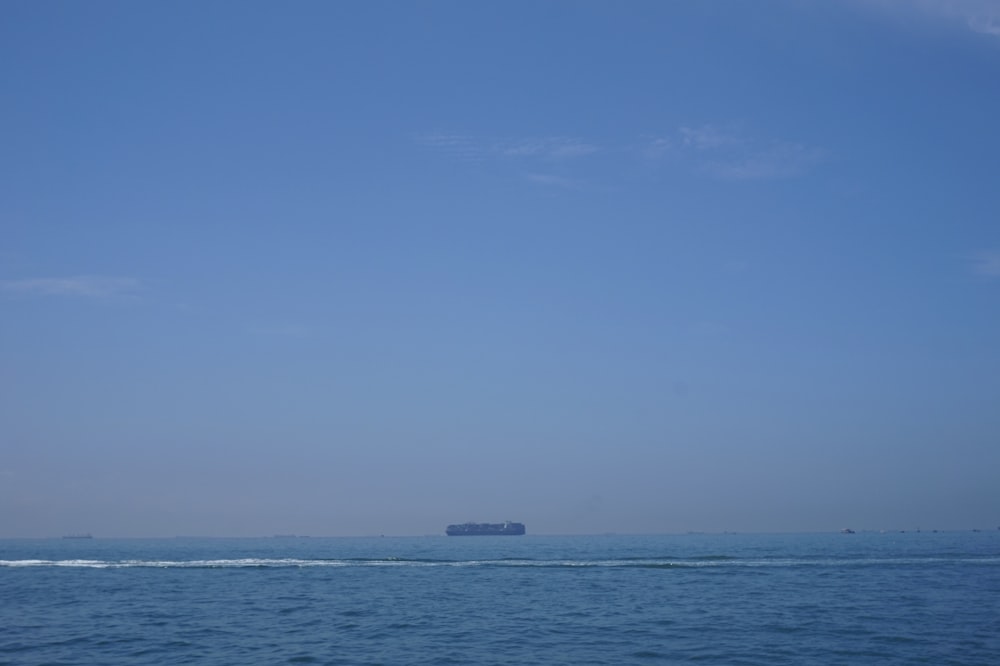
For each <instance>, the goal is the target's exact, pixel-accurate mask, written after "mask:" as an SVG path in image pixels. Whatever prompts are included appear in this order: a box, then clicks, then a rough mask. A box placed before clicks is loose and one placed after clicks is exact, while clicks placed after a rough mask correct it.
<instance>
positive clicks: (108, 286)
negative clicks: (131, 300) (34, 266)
mask: <svg viewBox="0 0 1000 666" xmlns="http://www.w3.org/2000/svg"><path fill="white" fill-rule="evenodd" d="M140 287H141V283H140V282H139V280H137V279H136V278H131V277H98V276H90V275H81V276H75V277H65V278H26V279H20V280H0V290H2V291H4V292H6V293H9V294H22V295H28V296H70V297H80V298H116V297H118V298H120V297H135V296H136V295H137V294H138V292H139V289H140Z"/></svg>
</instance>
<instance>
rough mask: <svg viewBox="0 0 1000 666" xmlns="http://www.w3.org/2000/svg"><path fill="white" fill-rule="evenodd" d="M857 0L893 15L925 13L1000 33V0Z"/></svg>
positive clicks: (974, 28)
mask: <svg viewBox="0 0 1000 666" xmlns="http://www.w3.org/2000/svg"><path fill="white" fill-rule="evenodd" d="M855 4H857V5H859V6H860V7H861V8H862V9H873V10H876V11H881V12H884V13H886V14H888V15H890V16H891V15H895V16H907V15H913V14H914V13H917V14H922V15H924V16H926V17H930V18H932V19H938V20H941V21H945V22H952V23H955V22H957V23H960V24H964V25H965V27H967V28H968V29H969V30H971V31H972V32H977V33H980V34H984V35H992V36H994V37H1000V0H910V1H909V2H899V1H898V0H856V2H855Z"/></svg>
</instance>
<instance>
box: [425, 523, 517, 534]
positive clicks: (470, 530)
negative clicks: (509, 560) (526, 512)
mask: <svg viewBox="0 0 1000 666" xmlns="http://www.w3.org/2000/svg"><path fill="white" fill-rule="evenodd" d="M524 532H525V530H524V523H512V522H509V521H508V522H506V523H463V524H461V525H449V526H448V527H447V529H445V531H444V533H445V534H447V535H448V536H521V535H523V534H524Z"/></svg>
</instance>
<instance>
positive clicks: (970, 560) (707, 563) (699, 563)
mask: <svg viewBox="0 0 1000 666" xmlns="http://www.w3.org/2000/svg"><path fill="white" fill-rule="evenodd" d="M941 563H952V564H979V565H982V564H987V565H995V564H1000V556H987V557H960V558H947V557H924V558H919V557H918V558H870V559H751V560H667V559H643V560H632V559H628V560H614V559H612V560H458V561H447V560H446V561H424V560H397V559H372V560H319V559H295V558H238V559H217V560H83V559H74V560H39V559H30V560H0V567H11V568H14V567H67V568H72V567H76V568H89V569H124V568H153V569H156V568H159V569H198V568H201V569H206V568H216V569H239V568H243V569H248V568H305V567H483V566H486V567H512V568H516V567H531V568H588V567H591V568H599V567H603V568H609V567H613V568H658V567H659V568H671V567H676V568H679V569H695V568H743V567H845V566H873V565H874V566H884V565H896V566H910V565H926V564H941Z"/></svg>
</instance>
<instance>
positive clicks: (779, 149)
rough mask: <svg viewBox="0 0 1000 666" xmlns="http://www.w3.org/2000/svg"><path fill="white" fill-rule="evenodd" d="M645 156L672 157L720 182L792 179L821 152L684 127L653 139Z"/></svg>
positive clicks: (714, 128)
mask: <svg viewBox="0 0 1000 666" xmlns="http://www.w3.org/2000/svg"><path fill="white" fill-rule="evenodd" d="M643 152H644V154H645V155H646V156H647V157H651V158H654V159H656V158H662V157H666V156H668V155H669V156H671V157H673V158H675V159H676V160H678V161H679V162H680V163H681V164H684V165H687V167H688V168H690V169H691V170H692V171H695V172H696V173H701V174H704V175H706V176H710V177H713V178H718V179H721V180H775V179H782V178H792V177H795V176H798V175H801V174H803V173H805V172H806V171H808V170H809V169H810V168H811V167H813V166H814V165H816V164H817V163H818V162H820V161H821V160H822V156H823V155H822V151H820V150H818V149H816V148H811V147H809V146H806V145H804V144H801V143H795V142H791V141H785V140H781V139H769V138H760V137H757V136H754V135H752V134H750V133H748V132H745V131H743V130H741V129H740V128H738V127H731V126H720V125H713V124H704V125H698V126H683V127H680V128H678V129H677V131H676V132H675V133H674V135H673V136H669V137H664V136H658V137H653V138H651V139H649V140H648V141H647V145H646V147H645V148H644V151H643Z"/></svg>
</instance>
